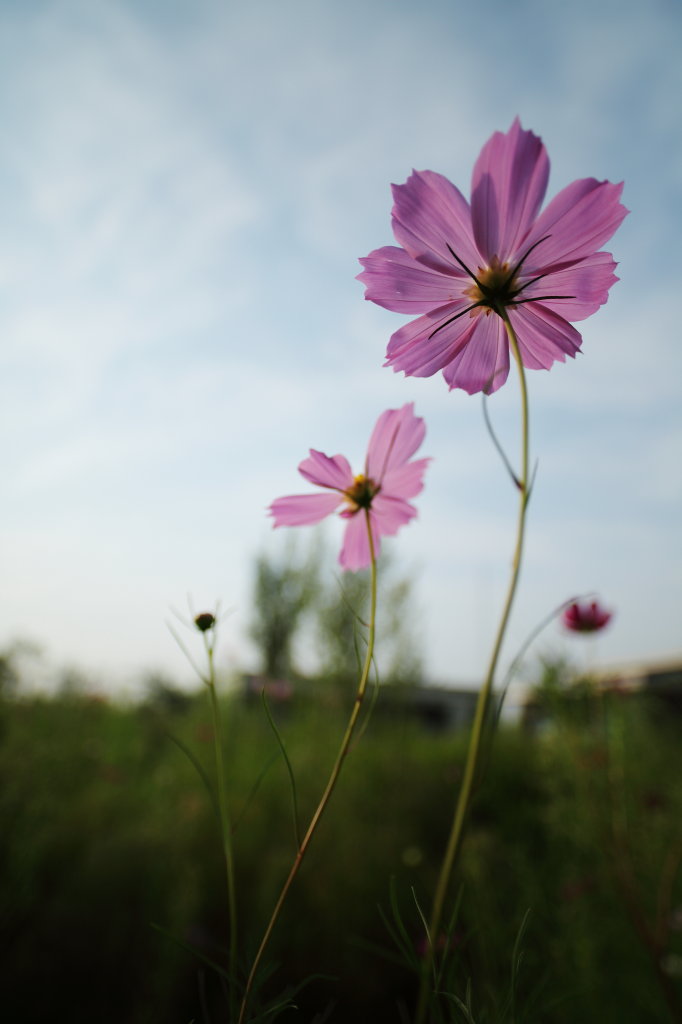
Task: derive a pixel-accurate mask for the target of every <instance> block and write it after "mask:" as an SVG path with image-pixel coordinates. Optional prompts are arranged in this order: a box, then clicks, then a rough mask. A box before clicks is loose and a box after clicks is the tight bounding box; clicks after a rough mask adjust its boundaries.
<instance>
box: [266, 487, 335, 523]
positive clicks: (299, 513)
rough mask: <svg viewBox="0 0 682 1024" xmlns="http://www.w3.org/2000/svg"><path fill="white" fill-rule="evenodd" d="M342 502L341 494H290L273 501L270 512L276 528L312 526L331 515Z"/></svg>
mask: <svg viewBox="0 0 682 1024" xmlns="http://www.w3.org/2000/svg"><path fill="white" fill-rule="evenodd" d="M340 501H341V496H340V495H339V494H290V495H288V496H287V497H285V498H277V499H276V500H275V501H273V503H272V505H270V508H269V509H268V512H269V514H270V515H271V516H272V517H273V518H274V520H275V522H274V524H273V525H274V526H312V525H313V523H319V522H320V521H321V520H322V519H324V518H325V516H328V515H331V513H332V512H333V511H334V509H335V508H336V506H337V505H338V504H339V503H340Z"/></svg>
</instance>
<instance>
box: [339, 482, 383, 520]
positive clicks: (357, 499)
mask: <svg viewBox="0 0 682 1024" xmlns="http://www.w3.org/2000/svg"><path fill="white" fill-rule="evenodd" d="M379 490H380V488H379V486H378V484H376V483H375V482H374V480H372V478H371V477H369V476H365V474H364V473H359V474H358V476H356V477H354V479H353V484H352V486H351V487H349V488H348V490H347V491H344V492H343V493H344V494H345V496H346V501H347V502H348V504H349V505H350V506H351V507H352V508H353V509H354V511H356V512H357V510H358V509H360V508H369V507H370V505H371V504H372V498H373V497H374V495H375V494H377V492H378V491H379Z"/></svg>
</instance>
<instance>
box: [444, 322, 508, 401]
mask: <svg viewBox="0 0 682 1024" xmlns="http://www.w3.org/2000/svg"><path fill="white" fill-rule="evenodd" d="M520 308H521V309H523V308H524V307H523V306H521V307H520ZM508 374H509V342H508V340H507V335H506V331H505V329H504V324H503V323H502V320H501V319H500V317H499V316H497V314H495V313H489V314H487V315H486V314H485V313H479V314H478V315H477V316H476V317H475V318H474V328H473V332H472V334H471V337H470V338H469V340H468V342H467V344H466V346H465V347H464V348H463V349H461V351H459V352H458V353H457V354H456V355H455V357H454V359H452V360H451V361H450V362H449V363H448V365H447V366H446V367H445V368H444V370H443V376H444V377H445V380H446V381H447V383H448V384H449V386H450V388H462V389H463V390H464V391H466V392H467V393H468V394H470V395H474V394H476V393H477V392H479V391H483V392H485V394H486V395H491V394H492V393H493V392H494V391H497V389H498V388H501V387H502V385H503V384H504V382H505V381H506V379H507V376H508Z"/></svg>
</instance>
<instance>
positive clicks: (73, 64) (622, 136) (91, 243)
mask: <svg viewBox="0 0 682 1024" xmlns="http://www.w3.org/2000/svg"><path fill="white" fill-rule="evenodd" d="M681 43H682V13H681V9H680V6H679V4H678V3H677V2H673V0H670V2H665V0H652V2H649V3H647V4H637V3H622V2H608V0H596V2H595V0H591V2H587V0H576V2H574V3H572V4H570V5H567V4H564V3H559V2H555V3H554V2H547V0H538V2H533V0H516V2H513V3H509V2H505V3H503V2H485V0H483V2H481V3H478V4H475V5H471V4H465V3H459V2H454V0H453V2H449V3H447V2H436V0H430V2H429V0H426V2H424V3H423V4H421V5H415V4H413V3H403V2H395V0H390V2H389V0H376V2H370V3H367V2H366V0H364V2H360V0H344V2H343V3H341V2H332V0H317V2H313V0H308V2H305V0H289V2H287V3H281V2H275V0H253V2H251V3H249V4H246V3H241V4H230V3H219V2H217V0H198V2H197V0H195V2H191V3H190V2H189V0H185V2H180V0H173V2H168V0H166V2H163V3H162V2H160V0H158V2H152V0H147V2H145V0H136V2H133V0H127V2H126V0H61V2H49V0H44V2H31V3H25V4H20V5H19V4H14V3H11V2H9V0H5V2H0V58H1V59H0V131H1V133H2V146H1V148H0V183H1V186H2V187H1V188H0V223H1V225H2V230H1V231H0V431H1V436H2V451H3V473H2V482H1V483H0V516H1V522H2V548H1V550H0V645H2V646H4V645H5V644H7V643H9V642H10V641H11V640H12V639H14V638H16V637H19V636H22V637H32V638H34V639H36V640H38V641H39V642H41V643H43V644H44V645H45V647H46V650H47V652H48V655H49V657H50V658H51V659H52V660H53V661H54V662H55V663H58V664H71V665H73V664H75V665H80V666H82V667H83V668H85V669H86V670H88V671H90V672H92V673H93V674H94V676H95V677H97V678H101V679H102V680H108V681H110V683H111V684H112V685H116V686H125V685H126V680H128V679H130V678H131V677H132V676H133V675H134V674H136V673H139V672H141V671H145V670H148V669H152V668H163V669H165V670H166V671H168V672H170V673H171V674H173V675H175V676H176V677H177V678H182V677H183V676H186V675H187V672H186V667H185V664H184V662H183V660H182V656H181V655H180V653H179V652H178V651H177V650H176V648H175V646H174V644H173V641H172V639H171V638H170V637H169V635H168V633H167V630H166V627H165V624H164V623H165V619H166V618H167V617H168V609H169V607H170V606H175V607H180V608H182V607H183V606H184V603H185V595H186V594H187V593H191V595H192V597H193V600H194V603H195V605H196V606H197V608H200V607H204V606H211V605H213V604H214V602H215V601H216V600H217V599H221V600H222V603H223V605H224V606H230V607H232V608H234V612H233V614H232V616H231V618H230V619H229V620H228V621H227V622H226V624H225V627H224V638H223V639H224V644H223V652H222V658H223V663H224V665H225V666H226V667H236V666H237V665H245V666H248V665H249V664H253V651H252V650H251V648H250V646H249V642H248V638H247V628H248V622H249V618H250V615H251V605H250V587H251V574H252V564H253V559H254V557H255V555H256V554H257V553H258V552H259V551H261V550H263V549H265V550H268V551H270V552H272V553H273V554H278V553H279V552H281V551H282V550H283V548H284V545H285V543H286V537H285V533H286V531H278V532H277V533H276V534H273V532H272V530H271V527H270V524H269V521H268V520H267V518H266V516H265V512H264V510H265V508H266V506H267V505H268V504H269V502H270V501H271V500H272V499H273V498H274V497H277V496H278V495H280V494H286V493H292V492H296V491H299V490H304V489H305V486H299V481H300V478H299V477H298V474H297V472H296V466H297V465H298V462H299V461H300V460H301V459H302V458H303V457H304V456H305V455H306V453H307V450H308V448H309V447H311V446H313V447H317V448H320V449H322V450H324V451H327V452H329V453H330V454H331V453H334V452H344V453H345V454H346V455H348V457H349V458H350V459H351V461H352V462H354V463H355V464H356V465H360V464H361V462H362V459H363V457H364V448H365V444H366V440H367V437H368V436H369V432H370V430H371V427H372V425H373V423H374V421H375V420H376V418H377V416H378V414H379V413H380V412H381V411H382V410H383V409H385V408H387V407H397V406H400V405H402V404H404V403H405V402H408V401H414V402H415V403H416V411H417V413H418V414H420V415H422V416H424V417H425V419H426V421H427V428H428V432H427V440H426V442H425V445H424V453H425V454H429V455H432V456H433V457H434V461H433V464H432V465H431V467H430V469H429V473H428V478H427V486H426V489H425V491H424V493H423V495H422V496H421V497H420V499H419V511H420V515H419V519H418V521H417V522H416V523H415V524H413V525H411V526H410V527H409V528H407V529H405V530H404V531H403V532H402V533H401V534H400V535H399V537H398V538H397V539H396V540H394V541H392V542H390V547H391V551H392V554H393V555H394V559H395V561H396V562H397V563H398V564H399V565H400V567H401V568H403V569H404V571H405V573H412V574H413V575H414V579H415V594H416V604H417V607H418V609H419V622H420V623H421V631H422V637H423V645H424V649H425V652H426V661H427V667H428V671H429V675H430V676H431V678H432V679H433V680H435V681H439V682H453V683H454V682H460V683H467V682H474V681H476V680H477V679H478V678H479V676H480V674H481V672H482V670H483V666H484V663H485V660H486V655H487V650H488V647H489V644H490V640H491V636H492V633H493V631H494V628H495V624H496V620H497V615H498V613H499V607H500V604H501V601H502V595H503V592H504V588H505V585H506V578H507V572H508V567H509V561H510V557H511V547H512V539H513V529H514V516H515V496H514V493H513V490H512V488H511V487H510V485H509V481H508V479H507V478H506V477H505V474H504V471H503V469H502V467H501V465H500V463H499V460H498V458H497V456H496V454H495V452H494V451H493V450H492V447H491V445H490V442H489V439H488V437H487V435H486V433H485V430H484V427H483V423H482V417H481V408H480V400H479V399H478V398H470V397H469V396H467V395H465V394H464V393H462V392H452V393H449V392H448V391H447V388H446V386H445V384H444V382H443V381H442V378H440V376H436V377H433V378H431V379H428V380H413V379H405V378H404V377H403V376H402V375H401V374H393V373H392V372H391V371H390V370H388V369H384V368H382V363H383V357H384V350H385V346H386V343H387V341H388V338H389V336H390V334H391V333H392V332H393V331H394V330H396V329H397V327H398V326H399V325H400V324H401V323H403V322H404V321H405V318H404V317H401V316H399V315H397V314H392V313H389V312H387V311H385V310H381V309H379V308H377V307H375V306H373V305H372V304H370V303H366V302H364V300H363V289H362V287H361V286H360V284H359V283H358V282H357V281H355V279H354V278H355V275H356V273H357V272H358V271H359V269H360V268H359V266H358V264H357V258H358V257H359V256H363V255H366V254H367V252H369V251H370V250H371V249H374V248H377V247H379V246H380V245H384V244H389V243H391V242H392V237H391V231H390V205H391V202H390V193H389V183H390V182H391V181H395V182H401V181H404V180H405V178H406V177H407V176H408V174H409V173H410V171H411V169H412V168H413V167H416V168H419V169H424V168H430V169H433V170H437V171H440V172H441V173H444V174H446V175H447V176H448V177H450V178H451V180H452V181H454V182H455V184H457V185H458V186H459V187H460V188H461V189H462V191H463V192H464V193H465V194H468V190H469V181H470V175H471V168H472V166H473V163H474V160H475V159H476V156H477V155H478V152H479V150H480V148H481V146H482V145H483V143H484V142H485V141H486V140H487V138H488V137H489V136H490V134H491V133H492V132H493V131H495V130H506V129H507V128H508V127H509V125H510V124H511V121H512V120H513V118H514V116H516V115H517V114H518V115H519V116H520V117H521V120H522V123H523V126H524V127H525V128H531V129H532V130H533V131H535V132H536V133H537V134H539V135H541V136H542V138H543V140H544V142H545V144H546V146H547V148H548V151H549V155H550V160H551V163H552V173H551V178H550V186H549V190H548V196H551V195H553V194H554V193H555V192H556V191H558V190H559V189H560V188H562V187H563V186H564V185H566V184H568V183H569V182H570V181H572V180H573V179H575V178H579V177H588V176H591V177H596V178H600V179H603V178H608V179H610V180H612V181H621V180H625V192H624V202H625V204H626V206H627V207H628V208H629V209H630V210H631V211H632V212H631V214H630V216H629V217H628V218H627V220H626V221H625V223H624V224H623V226H622V227H621V228H620V230H619V231H618V233H617V234H616V236H615V237H614V239H613V240H612V242H611V243H610V244H609V245H608V246H607V248H609V249H610V250H611V251H612V252H613V253H614V255H615V258H616V259H617V260H618V262H619V269H618V271H617V273H618V274H619V276H620V278H621V280H620V282H619V283H618V284H617V285H616V286H615V287H614V288H613V289H612V291H611V295H610V298H609V302H608V304H607V305H606V306H605V307H603V308H602V310H600V312H599V313H598V314H597V315H596V316H594V317H593V318H591V319H590V320H588V321H586V322H585V323H584V324H583V326H582V329H581V330H582V334H583V339H584V344H583V354H582V355H581V356H580V357H579V358H578V359H576V360H575V361H570V362H569V363H568V364H566V365H556V366H555V367H554V368H553V369H552V370H551V372H549V373H546V372H537V373H531V374H530V382H529V383H530V393H531V403H532V407H531V417H532V425H531V429H532V448H533V452H534V455H535V457H536V458H537V459H538V460H539V469H538V476H537V483H536V487H535V492H534V495H533V500H532V504H531V510H530V517H529V518H530V522H529V540H528V546H527V560H526V564H525V567H524V572H523V577H522V581H521V589H520V593H519V600H518V603H517V606H516V610H515V614H514V618H513V623H512V629H511V632H510V637H509V642H508V645H507V656H508V657H510V656H511V655H513V653H514V650H515V647H516V646H518V644H519V643H520V642H521V641H522V639H523V638H524V637H525V635H526V634H527V633H528V631H529V630H530V629H532V628H533V626H534V625H535V624H536V623H537V622H538V621H539V620H540V619H542V618H543V617H544V615H546V614H547V613H548V612H549V611H550V610H551V609H552V608H553V607H554V606H556V605H558V604H559V603H560V602H561V601H563V600H564V599H565V598H567V597H569V596H570V595H572V594H576V593H585V592H588V591H595V592H596V593H598V594H599V595H600V597H601V598H602V599H603V600H604V602H605V603H606V604H607V605H608V606H609V607H612V608H613V609H614V610H615V613H616V615H615V618H614V622H613V625H612V626H611V627H610V628H609V630H608V631H606V632H605V633H604V634H602V635H601V636H600V638H599V641H598V647H597V649H596V651H592V653H591V654H590V657H593V658H595V659H596V660H597V662H599V663H613V662H621V661H629V660H633V659H635V660H640V659H650V658H659V657H666V656H670V655H676V654H679V653H680V652H682V636H681V631H680V620H681V616H680V609H681V608H682V573H681V572H680V568H681V565H682V557H681V555H682V551H681V545H680V522H681V521H682V515H681V513H682V470H681V468H680V467H681V466H682V415H681V402H680V398H681V390H682V385H681V381H682V345H681V344H680V329H679V326H678V323H677V320H678V317H677V316H676V309H675V306H674V301H675V297H676V296H677V295H678V294H679V283H678V278H677V269H678V268H677V263H676V260H677V252H678V249H679V237H680V230H681V227H682V224H681V222H682V208H681V201H680V191H681V190H680V185H681V183H682V131H681V128H682V124H681V120H682V118H681V114H680V106H679V96H680V95H682V68H681V66H680V62H679V49H680V44H681ZM490 411H491V415H492V417H493V420H494V422H495V425H496V429H497V431H498V433H499V434H500V436H501V437H502V438H503V439H504V440H505V443H506V444H507V445H508V447H509V449H510V451H511V452H512V453H513V452H514V451H515V445H516V438H517V433H518V427H517V420H518V396H517V388H516V382H515V381H514V380H513V378H510V381H509V383H508V384H507V386H506V387H505V388H504V389H502V391H500V392H499V393H498V394H497V395H495V396H494V398H493V400H492V401H491V403H490ZM300 483H301V484H302V483H303V482H302V481H300ZM339 526H340V524H338V523H331V524H330V528H329V530H328V531H327V536H328V540H329V544H330V546H331V545H335V544H336V541H337V540H338V539H339V538H340V529H339V528H338V527H339ZM572 639H573V638H566V637H564V636H563V635H562V634H561V632H560V631H559V629H558V628H555V627H550V629H549V630H548V631H547V633H546V634H545V636H544V638H543V640H542V641H541V642H540V645H539V649H540V650H542V651H544V652H549V651H554V652H560V651H563V652H567V653H575V654H576V657H578V658H579V659H580V658H582V657H584V651H583V648H582V647H580V648H579V650H578V651H576V642H575V641H573V642H571V640H572Z"/></svg>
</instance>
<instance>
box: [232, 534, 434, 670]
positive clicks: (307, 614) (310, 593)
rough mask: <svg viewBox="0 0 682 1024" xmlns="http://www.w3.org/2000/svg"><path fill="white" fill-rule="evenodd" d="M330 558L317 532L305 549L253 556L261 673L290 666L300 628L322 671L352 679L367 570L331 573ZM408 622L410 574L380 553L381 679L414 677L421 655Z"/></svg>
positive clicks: (360, 645) (362, 633)
mask: <svg viewBox="0 0 682 1024" xmlns="http://www.w3.org/2000/svg"><path fill="white" fill-rule="evenodd" d="M330 563H331V557H330V556H329V553H328V552H325V550H324V546H323V544H322V542H321V540H320V538H319V537H315V538H314V540H313V542H312V545H311V547H310V549H309V551H308V553H307V554H305V553H303V554H302V553H300V549H297V548H294V547H293V546H291V545H290V546H289V547H288V549H287V551H285V553H284V556H283V557H282V558H281V560H279V561H276V560H274V559H272V558H271V557H270V556H268V555H265V554H261V555H259V557H258V559H257V561H256V570H255V587H254V603H255V613H256V614H255V619H254V622H253V625H252V630H251V634H252V636H253V638H254V640H255V641H256V643H257V645H258V647H259V649H260V652H261V661H262V666H263V671H264V672H265V674H266V675H269V676H271V677H274V678H282V677H287V676H288V675H290V674H291V673H292V672H293V671H294V670H295V664H294V661H295V651H296V646H297V644H296V641H297V640H298V641H300V639H301V635H302V634H303V633H304V631H305V632H306V635H307V636H309V637H312V640H313V644H312V646H313V647H314V649H315V653H316V658H315V660H316V662H317V671H318V672H319V674H320V675H321V676H323V677H325V678H328V679H331V680H333V681H336V682H339V683H341V682H345V681H346V680H351V679H354V678H356V676H357V673H358V671H359V668H360V666H361V665H362V660H363V658H364V652H365V641H366V635H367V620H368V616H369V587H370V581H369V571H364V572H357V573H351V572H346V573H342V574H341V575H338V574H337V573H335V572H334V569H333V568H332V566H331V565H330ZM327 565H329V571H328V572H321V571H320V567H321V566H325V567H326V566H327ZM414 621H415V616H414V609H413V608H412V581H411V580H410V579H406V578H400V577H396V574H395V572H394V569H393V565H392V563H391V561H390V560H389V559H388V558H387V557H386V555H383V556H382V557H381V559H380V562H379V602H378V622H377V651H378V655H377V662H378V664H379V666H380V669H381V673H380V675H381V679H382V681H384V682H392V683H397V682H400V683H418V682H421V680H422V677H423V668H422V658H421V652H420V649H419V643H418V640H417V638H416V637H415V635H414V628H413V626H414ZM309 646H310V645H309ZM306 667H307V666H306Z"/></svg>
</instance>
